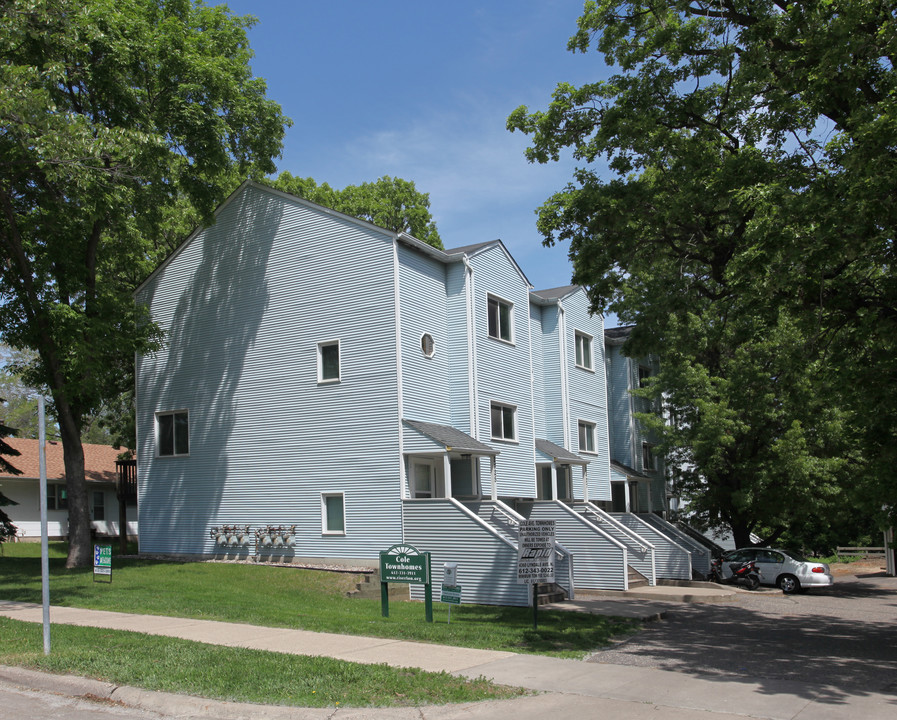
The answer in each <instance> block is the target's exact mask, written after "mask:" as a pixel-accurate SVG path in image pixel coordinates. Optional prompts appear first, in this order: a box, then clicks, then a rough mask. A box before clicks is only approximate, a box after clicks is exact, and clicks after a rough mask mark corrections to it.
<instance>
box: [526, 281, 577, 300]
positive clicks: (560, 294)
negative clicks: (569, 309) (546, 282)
mask: <svg viewBox="0 0 897 720" xmlns="http://www.w3.org/2000/svg"><path fill="white" fill-rule="evenodd" d="M581 289H582V287H581V286H580V285H564V286H562V287H557V288H550V289H548V290H533V291H532V292H531V293H530V296H531V298H532V299H533V300H534V301H536V302H539V301H545V303H546V304H554V303H555V302H557V301H558V300H561V299H562V298H565V297H568V296H570V295H573V294H574V293H575V292H576V291H577V290H581Z"/></svg>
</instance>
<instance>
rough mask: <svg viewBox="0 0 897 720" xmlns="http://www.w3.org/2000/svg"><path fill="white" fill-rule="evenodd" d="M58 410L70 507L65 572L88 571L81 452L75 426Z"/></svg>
mask: <svg viewBox="0 0 897 720" xmlns="http://www.w3.org/2000/svg"><path fill="white" fill-rule="evenodd" d="M61 404H63V403H57V410H59V411H60V412H59V417H58V420H59V434H60V436H61V437H62V458H63V462H64V464H65V484H66V488H67V490H68V505H69V555H68V559H67V560H66V562H65V566H66V567H67V568H75V567H87V566H89V565H90V564H91V562H92V558H93V548H92V547H91V541H90V503H89V501H88V500H89V498H88V493H87V479H86V478H85V475H84V448H83V447H82V445H81V436H80V433H79V432H78V430H77V423H76V422H75V421H74V419H73V418H72V417H71V416H70V415H69V414H68V413H63V412H61V409H60V408H59V407H58V406H59V405H61Z"/></svg>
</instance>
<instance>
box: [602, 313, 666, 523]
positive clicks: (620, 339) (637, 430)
mask: <svg viewBox="0 0 897 720" xmlns="http://www.w3.org/2000/svg"><path fill="white" fill-rule="evenodd" d="M631 332H632V327H631V326H624V327H615V328H608V329H606V330H605V331H604V343H605V355H606V359H605V362H606V364H607V386H608V391H607V392H608V404H609V405H610V418H611V425H610V453H611V493H612V501H611V502H612V509H613V510H614V511H622V510H623V509H624V508H625V509H628V510H631V511H632V512H652V513H662V514H663V515H664V517H666V514H667V513H668V511H669V509H670V508H669V502H668V497H667V480H666V467H665V464H664V459H663V456H661V455H658V454H656V452H655V451H654V448H655V446H656V445H657V438H656V436H654V435H653V434H652V433H650V432H648V431H647V430H646V429H645V428H644V427H643V426H642V424H641V423H640V422H639V421H638V419H637V418H636V413H659V412H660V411H661V409H660V408H659V407H658V406H657V403H655V402H654V401H652V400H649V399H647V398H641V397H637V396H635V395H633V393H632V390H634V389H637V388H639V387H643V386H644V384H645V382H646V381H647V379H648V378H649V377H651V376H652V375H656V374H657V372H658V371H659V364H658V361H657V359H656V358H654V357H649V358H630V357H627V356H625V355H624V354H623V352H622V347H623V344H624V343H625V342H626V340H628V339H629V335H630V333H631Z"/></svg>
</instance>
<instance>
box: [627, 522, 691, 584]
mask: <svg viewBox="0 0 897 720" xmlns="http://www.w3.org/2000/svg"><path fill="white" fill-rule="evenodd" d="M614 518H615V519H617V520H618V521H619V522H621V523H623V524H625V525H626V526H627V527H629V528H630V529H631V530H634V531H635V532H637V533H638V534H639V535H642V534H644V535H645V536H646V537H648V538H650V541H651V542H652V543H653V544H654V546H655V548H656V558H657V560H656V563H657V576H658V577H659V578H665V579H670V580H691V579H692V553H691V551H690V550H688V549H687V548H685V547H683V546H682V545H680V544H679V543H678V542H676V541H675V540H674V539H673V538H672V537H670V536H669V535H667V534H666V533H664V532H663V531H662V530H660V529H659V528H657V527H655V526H654V525H652V524H650V523H649V522H647V521H646V520H645V519H644V518H642V517H640V516H639V515H637V514H636V513H631V512H628V513H614Z"/></svg>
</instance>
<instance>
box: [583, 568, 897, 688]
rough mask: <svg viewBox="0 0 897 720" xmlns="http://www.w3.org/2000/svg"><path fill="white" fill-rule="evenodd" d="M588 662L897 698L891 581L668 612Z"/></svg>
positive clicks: (864, 579) (896, 612)
mask: <svg viewBox="0 0 897 720" xmlns="http://www.w3.org/2000/svg"><path fill="white" fill-rule="evenodd" d="M590 662H598V663H611V664H615V665H636V666H641V667H655V668H661V669H664V670H675V671H678V672H684V673H689V674H693V675H700V676H702V677H714V676H716V677H721V678H725V677H733V676H735V677H741V678H751V679H754V680H762V679H771V680H772V679H788V680H799V681H803V682H811V683H819V684H828V685H833V686H835V687H840V688H841V689H843V690H844V691H845V692H861V693H862V692H870V691H874V692H884V693H894V694H895V695H897V578H889V577H885V576H884V575H883V574H882V573H874V574H870V575H866V576H863V575H860V576H844V577H836V578H835V585H834V586H832V587H831V588H823V589H819V590H811V591H809V592H806V593H801V594H797V595H783V594H782V593H781V592H780V591H778V590H774V589H761V590H759V591H756V592H748V591H744V592H740V593H739V594H738V596H737V601H736V602H734V603H727V604H719V605H706V604H697V603H696V604H689V605H675V606H671V609H670V610H669V611H668V613H667V615H666V617H665V618H664V619H662V620H659V621H657V622H653V623H649V624H648V626H647V627H646V628H645V630H643V631H642V632H640V633H639V634H637V635H635V636H634V637H632V638H630V639H629V640H627V641H625V642H622V643H620V644H618V645H616V646H615V647H613V648H611V649H608V650H604V651H601V652H598V653H596V654H595V655H594V656H592V658H590Z"/></svg>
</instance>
